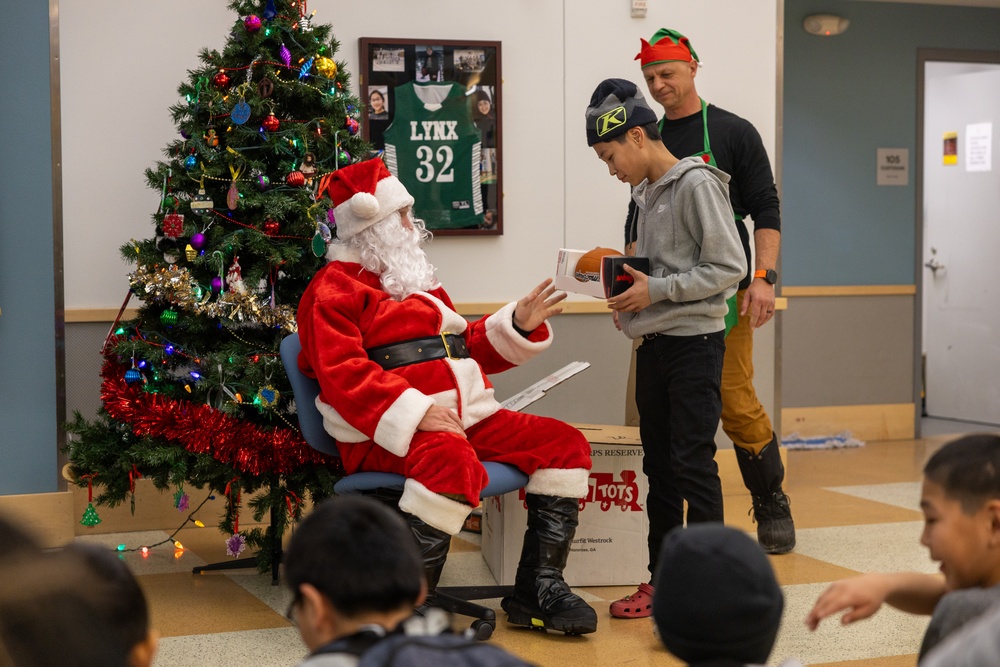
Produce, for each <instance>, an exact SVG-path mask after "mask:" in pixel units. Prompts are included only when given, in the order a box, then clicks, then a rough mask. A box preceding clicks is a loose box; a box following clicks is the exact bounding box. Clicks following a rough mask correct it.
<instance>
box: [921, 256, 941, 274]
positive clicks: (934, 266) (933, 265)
mask: <svg viewBox="0 0 1000 667" xmlns="http://www.w3.org/2000/svg"><path fill="white" fill-rule="evenodd" d="M924 266H926V267H927V268H928V269H930V270H931V272H933V273H934V275H937V272H938V269H943V268H944V264H942V263H941V262H939V261H937V257H931V258H930V259H929V260H927V261H926V262H924Z"/></svg>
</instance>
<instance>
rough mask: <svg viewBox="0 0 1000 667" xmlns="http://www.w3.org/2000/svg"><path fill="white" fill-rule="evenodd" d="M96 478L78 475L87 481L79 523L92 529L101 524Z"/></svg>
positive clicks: (91, 475)
mask: <svg viewBox="0 0 1000 667" xmlns="http://www.w3.org/2000/svg"><path fill="white" fill-rule="evenodd" d="M136 372H138V371H136ZM96 476H97V473H94V472H92V473H90V474H89V475H80V478H81V479H86V480H87V509H85V510H84V511H83V518H82V519H80V523H81V524H83V525H84V526H91V527H92V526H96V525H97V524H99V523H100V522H101V517H99V516H97V510H96V509H94V477H96Z"/></svg>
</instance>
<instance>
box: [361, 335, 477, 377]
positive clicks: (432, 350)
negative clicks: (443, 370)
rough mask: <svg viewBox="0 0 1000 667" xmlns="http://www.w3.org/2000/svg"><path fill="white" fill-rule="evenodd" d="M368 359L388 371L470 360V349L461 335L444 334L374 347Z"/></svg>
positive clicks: (369, 351)
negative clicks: (444, 361)
mask: <svg viewBox="0 0 1000 667" xmlns="http://www.w3.org/2000/svg"><path fill="white" fill-rule="evenodd" d="M368 358H369V359H371V360H372V361H374V362H375V363H376V364H378V365H379V366H381V367H382V368H383V369H385V370H387V371H388V370H392V369H393V368H399V367H400V366H409V365H410V364H419V363H421V362H423V361H433V360H434V359H468V358H469V348H468V347H466V346H465V338H463V337H462V335H461V334H453V333H443V334H440V335H437V336H429V337H427V338H414V339H413V340H404V341H403V342H401V343H393V344H392V345H380V346H378V347H373V348H371V349H370V350H368Z"/></svg>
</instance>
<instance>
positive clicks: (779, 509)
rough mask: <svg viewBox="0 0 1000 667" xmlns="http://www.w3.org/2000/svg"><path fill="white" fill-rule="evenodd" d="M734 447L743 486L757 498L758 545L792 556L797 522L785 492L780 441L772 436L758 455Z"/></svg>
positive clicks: (754, 503) (754, 511) (755, 501)
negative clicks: (790, 552) (782, 487)
mask: <svg viewBox="0 0 1000 667" xmlns="http://www.w3.org/2000/svg"><path fill="white" fill-rule="evenodd" d="M733 448H734V449H735V450H736V460H737V461H738V462H739V464H740V472H741V473H742V474H743V483H744V484H746V487H747V489H749V491H750V494H751V495H752V496H753V510H752V511H753V517H754V521H756V522H757V542H759V543H760V546H761V548H762V549H763V550H764V551H765V552H766V553H769V554H783V553H788V552H789V551H791V550H792V549H793V548H794V547H795V523H794V522H793V521H792V508H791V505H790V503H789V500H788V496H786V495H785V492H784V491H782V490H781V483H782V482H783V481H784V479H785V466H784V465H782V463H781V455H780V453H779V452H778V440H777V438H776V437H772V438H771V442H769V443H767V444H766V445H765V446H764V449H762V450H760V452H758V453H757V454H754V453H753V452H751V451H749V450H746V449H743V448H742V447H736V446H735V445H734V447H733Z"/></svg>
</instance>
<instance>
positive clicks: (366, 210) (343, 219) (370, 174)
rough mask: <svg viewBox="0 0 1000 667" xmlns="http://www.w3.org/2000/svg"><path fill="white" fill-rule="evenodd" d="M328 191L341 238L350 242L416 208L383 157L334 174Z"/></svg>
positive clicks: (356, 164)
mask: <svg viewBox="0 0 1000 667" xmlns="http://www.w3.org/2000/svg"><path fill="white" fill-rule="evenodd" d="M326 192H327V194H328V195H330V199H331V200H333V215H334V218H335V219H336V221H337V238H339V239H348V238H350V237H352V236H354V235H355V234H357V233H358V232H360V231H361V230H363V229H367V228H368V227H371V226H372V225H374V224H375V223H377V222H381V221H382V220H385V219H386V218H387V217H389V215H391V214H392V213H394V212H396V211H398V210H400V209H403V208H406V207H407V206H412V205H413V196H412V195H410V193H409V192H407V191H406V187H405V186H404V185H403V184H402V183H401V182H400V180H399V179H398V178H396V177H395V176H393V175H392V174H391V173H389V170H388V169H387V168H386V166H385V163H384V162H382V160H381V159H379V158H374V159H372V160H366V161H364V162H358V163H355V164H352V165H348V166H346V167H342V168H340V169H338V170H337V171H335V172H333V173H332V174H330V178H329V181H327V183H326Z"/></svg>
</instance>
